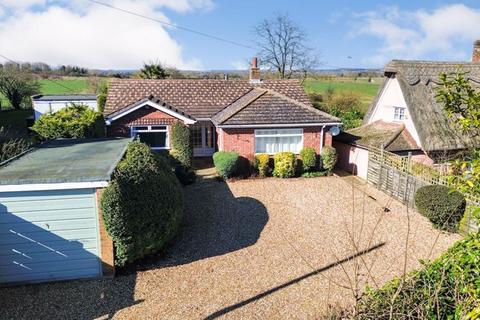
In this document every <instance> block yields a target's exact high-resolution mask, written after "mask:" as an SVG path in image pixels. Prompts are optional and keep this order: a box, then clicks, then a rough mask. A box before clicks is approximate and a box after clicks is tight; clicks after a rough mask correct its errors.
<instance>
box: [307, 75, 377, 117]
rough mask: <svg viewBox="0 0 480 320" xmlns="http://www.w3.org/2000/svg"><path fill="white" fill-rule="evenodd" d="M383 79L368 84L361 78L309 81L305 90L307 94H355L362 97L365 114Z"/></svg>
mask: <svg viewBox="0 0 480 320" xmlns="http://www.w3.org/2000/svg"><path fill="white" fill-rule="evenodd" d="M380 81H381V79H373V80H372V82H368V80H367V79H364V78H359V79H357V80H355V79H353V78H339V77H336V78H320V79H307V80H306V81H305V83H304V85H303V86H304V88H305V91H307V93H311V92H315V93H320V94H321V93H325V92H326V91H327V90H328V89H333V90H335V91H337V92H355V93H358V94H359V95H360V100H361V103H362V106H361V107H362V110H361V111H362V112H365V111H366V109H367V108H368V106H369V105H370V103H371V102H372V100H373V99H374V98H375V96H376V95H377V91H378V88H379V87H380Z"/></svg>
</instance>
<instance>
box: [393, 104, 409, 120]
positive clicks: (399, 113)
mask: <svg viewBox="0 0 480 320" xmlns="http://www.w3.org/2000/svg"><path fill="white" fill-rule="evenodd" d="M405 109H406V108H404V107H393V120H395V121H403V120H405V119H406V117H405Z"/></svg>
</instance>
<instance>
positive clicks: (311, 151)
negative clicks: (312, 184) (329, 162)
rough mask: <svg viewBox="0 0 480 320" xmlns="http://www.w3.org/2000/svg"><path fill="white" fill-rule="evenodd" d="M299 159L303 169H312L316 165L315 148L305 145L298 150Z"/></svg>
mask: <svg viewBox="0 0 480 320" xmlns="http://www.w3.org/2000/svg"><path fill="white" fill-rule="evenodd" d="M300 159H301V160H302V166H303V170H304V171H307V172H308V171H312V170H314V169H315V168H316V166H317V153H316V152H315V148H312V147H305V148H303V149H302V150H301V151H300Z"/></svg>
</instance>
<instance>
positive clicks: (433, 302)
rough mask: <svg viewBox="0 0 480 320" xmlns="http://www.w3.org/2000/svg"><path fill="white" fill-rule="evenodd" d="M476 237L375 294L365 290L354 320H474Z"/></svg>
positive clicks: (479, 300)
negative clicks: (391, 313) (356, 319)
mask: <svg viewBox="0 0 480 320" xmlns="http://www.w3.org/2000/svg"><path fill="white" fill-rule="evenodd" d="M479 252H480V234H479V233H476V234H472V235H470V236H468V237H466V238H465V239H463V240H461V241H459V242H457V243H456V244H455V245H454V246H453V247H452V248H450V249H449V250H448V251H447V252H445V253H444V254H443V255H441V256H440V257H439V258H438V259H436V260H435V261H433V262H431V263H428V264H424V266H423V268H422V269H421V270H418V271H413V272H411V273H409V274H407V275H406V276H405V280H404V281H403V280H402V279H400V278H396V279H394V280H392V281H390V282H388V283H387V284H386V285H384V286H383V287H382V288H380V289H378V290H371V289H367V291H366V293H365V294H364V295H363V296H362V298H361V299H360V301H359V303H358V306H357V317H356V318H358V319H391V318H390V315H389V313H390V310H393V311H394V313H393V315H394V317H393V318H394V319H400V318H401V319H477V318H478V317H479V316H480V285H479V283H478V279H479V277H480V254H479Z"/></svg>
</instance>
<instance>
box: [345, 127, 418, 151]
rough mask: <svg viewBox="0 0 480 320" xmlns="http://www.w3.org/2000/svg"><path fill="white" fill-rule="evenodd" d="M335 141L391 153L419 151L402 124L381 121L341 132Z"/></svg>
mask: <svg viewBox="0 0 480 320" xmlns="http://www.w3.org/2000/svg"><path fill="white" fill-rule="evenodd" d="M335 140H338V141H341V142H346V143H350V144H355V145H360V146H365V147H376V148H381V147H383V148H385V150H387V151H391V152H395V151H413V150H419V149H420V147H419V146H418V145H417V143H416V142H415V140H414V139H413V137H412V136H411V134H410V133H409V132H408V130H407V129H406V128H405V126H404V125H403V124H401V123H392V122H384V121H381V120H379V121H375V122H372V123H370V124H367V125H363V126H361V127H358V128H354V129H350V130H348V131H347V132H342V133H341V134H340V135H339V136H337V137H335Z"/></svg>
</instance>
